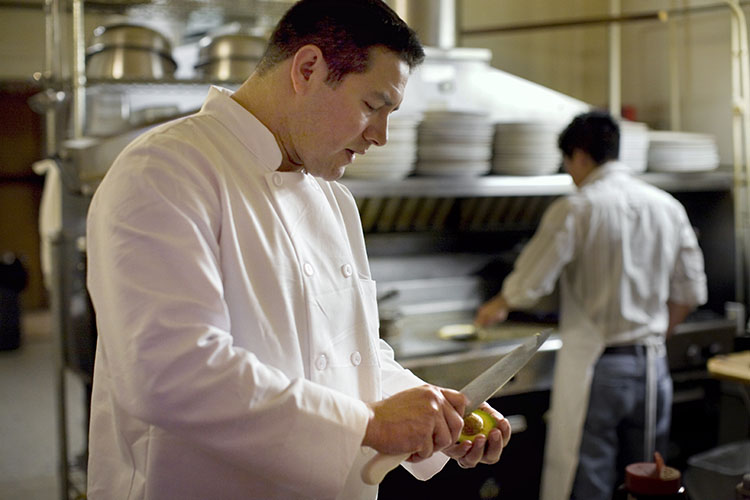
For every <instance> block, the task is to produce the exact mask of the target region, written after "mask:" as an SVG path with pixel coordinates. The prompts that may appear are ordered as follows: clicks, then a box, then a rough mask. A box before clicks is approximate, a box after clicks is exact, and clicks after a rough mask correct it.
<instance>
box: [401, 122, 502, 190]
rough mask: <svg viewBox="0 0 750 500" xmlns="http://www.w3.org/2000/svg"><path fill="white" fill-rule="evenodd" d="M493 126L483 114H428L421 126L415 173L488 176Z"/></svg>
mask: <svg viewBox="0 0 750 500" xmlns="http://www.w3.org/2000/svg"><path fill="white" fill-rule="evenodd" d="M492 135H493V126H492V123H491V122H490V121H489V116H488V114H487V113H484V112H470V111H448V110H445V111H437V110H433V111H425V113H424V119H423V121H422V123H421V124H420V125H419V133H418V153H417V156H418V158H419V160H418V161H417V164H416V167H415V172H416V173H417V174H421V175H434V176H478V175H483V174H486V173H487V172H489V170H490V158H491V157H492Z"/></svg>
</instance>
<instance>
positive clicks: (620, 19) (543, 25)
mask: <svg viewBox="0 0 750 500" xmlns="http://www.w3.org/2000/svg"><path fill="white" fill-rule="evenodd" d="M724 1H726V0H724ZM739 5H740V6H742V5H750V1H741V2H739ZM725 8H726V6H725V5H724V4H723V3H718V4H709V5H700V6H691V7H682V8H679V9H661V10H656V11H651V12H639V13H633V14H620V15H616V16H613V15H609V16H591V17H580V18H573V19H563V20H559V21H543V22H536V23H516V24H506V25H502V26H488V27H484V28H469V29H462V30H461V31H460V32H459V35H461V36H465V35H488V34H496V33H509V32H514V31H534V30H539V29H552V28H575V27H580V26H593V25H599V24H610V23H627V22H643V21H661V22H666V21H667V20H669V18H671V17H675V16H684V15H688V14H700V13H705V12H714V11H718V10H724V9H725Z"/></svg>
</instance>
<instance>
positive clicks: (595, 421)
mask: <svg viewBox="0 0 750 500" xmlns="http://www.w3.org/2000/svg"><path fill="white" fill-rule="evenodd" d="M646 364H647V361H646V353H645V351H641V352H639V353H637V354H604V355H602V357H601V358H599V361H598V362H597V364H596V367H595V369H594V376H593V381H592V385H591V396H590V399H589V408H588V412H587V414H586V423H585V425H584V430H583V437H582V440H581V448H580V452H579V463H578V470H577V472H576V477H575V481H574V483H573V493H572V495H571V499H573V500H610V499H611V498H612V494H613V492H614V490H615V489H616V487H617V485H618V484H621V483H622V482H623V480H624V477H625V466H626V465H628V464H631V463H635V462H643V461H646V460H644V458H645V457H644V443H643V439H644V426H645V419H646V406H645V405H646ZM656 364H657V370H656V373H657V385H656V387H657V404H656V408H657V412H656V450H657V451H659V453H661V454H662V456H666V450H667V445H668V441H669V425H670V419H671V407H672V379H671V377H670V376H669V367H668V365H667V359H666V357H662V358H658V359H657V360H656ZM647 461H649V462H651V461H653V458H652V457H651V458H649V459H648V460H647Z"/></svg>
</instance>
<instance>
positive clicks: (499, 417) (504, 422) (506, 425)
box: [479, 403, 511, 446]
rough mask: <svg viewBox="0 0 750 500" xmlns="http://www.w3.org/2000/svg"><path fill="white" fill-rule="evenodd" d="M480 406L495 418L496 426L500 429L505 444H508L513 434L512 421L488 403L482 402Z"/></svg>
mask: <svg viewBox="0 0 750 500" xmlns="http://www.w3.org/2000/svg"><path fill="white" fill-rule="evenodd" d="M479 407H480V408H481V409H482V410H484V411H485V412H487V413H488V414H489V415H490V416H491V417H492V418H493V419H494V420H495V424H496V428H497V429H499V431H500V433H501V437H502V443H503V446H508V442H509V441H510V435H511V427H510V422H509V421H508V419H507V418H505V417H504V416H503V414H502V413H500V412H499V411H497V410H496V409H494V408H493V407H491V406H490V405H489V404H488V403H482V404H481V405H479Z"/></svg>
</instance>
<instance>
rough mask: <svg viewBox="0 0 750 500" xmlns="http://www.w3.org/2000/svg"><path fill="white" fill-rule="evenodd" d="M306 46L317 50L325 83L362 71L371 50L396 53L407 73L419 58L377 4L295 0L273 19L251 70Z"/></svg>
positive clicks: (410, 37) (409, 38)
mask: <svg viewBox="0 0 750 500" xmlns="http://www.w3.org/2000/svg"><path fill="white" fill-rule="evenodd" d="M308 44H312V45H316V46H317V47H318V48H320V50H321V51H322V52H323V57H324V58H325V61H326V64H327V65H328V70H329V72H328V77H327V80H326V81H327V82H328V83H329V84H331V85H336V84H337V83H339V82H341V81H342V80H343V79H344V77H345V76H346V75H348V74H349V73H364V72H366V71H367V69H368V67H369V56H370V49H371V48H373V47H376V46H381V47H385V48H386V49H388V50H390V51H392V52H394V53H395V54H397V55H398V56H399V57H400V58H401V60H403V61H404V62H405V63H406V64H408V66H409V68H410V69H414V67H416V66H418V65H419V64H420V63H421V62H422V61H423V60H424V49H423V48H422V44H421V43H420V42H419V39H418V38H417V35H416V33H415V32H414V30H412V29H411V28H409V26H408V25H407V24H406V23H405V22H404V21H403V20H402V19H401V18H400V17H399V16H398V14H396V13H395V12H394V11H393V10H392V9H391V8H390V7H389V6H388V5H387V4H386V3H385V2H384V1H383V0H301V1H300V2H297V3H296V4H294V5H293V6H292V7H291V8H290V9H289V10H288V11H287V13H286V14H284V16H283V17H282V19H281V21H279V24H278V25H277V26H276V28H275V30H274V32H273V34H272V35H271V39H270V41H269V44H268V47H267V48H266V52H265V54H264V55H263V58H262V59H261V61H260V63H259V64H258V68H257V71H258V72H259V73H260V74H263V73H265V72H266V71H268V70H269V69H271V68H272V67H274V66H276V65H277V64H278V63H280V62H281V61H284V60H286V59H288V58H290V57H292V56H293V55H294V54H296V53H297V51H298V50H299V49H300V48H301V47H303V46H305V45H308Z"/></svg>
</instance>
